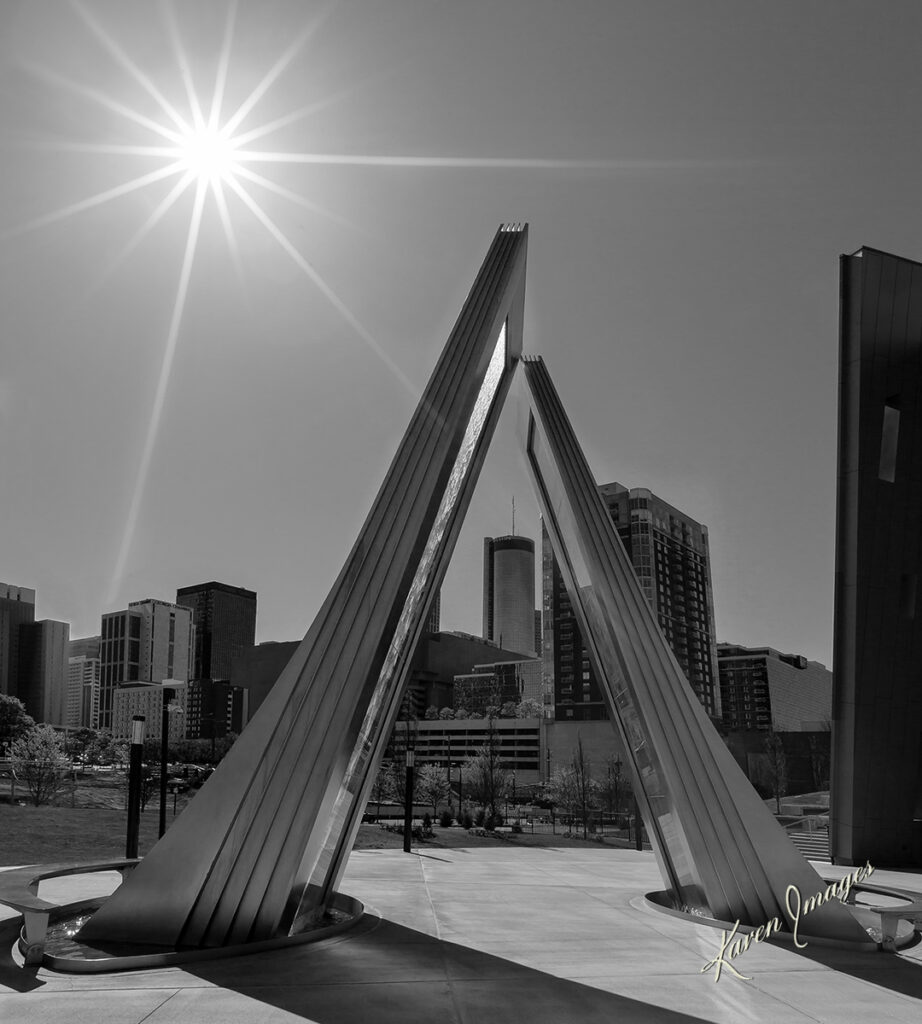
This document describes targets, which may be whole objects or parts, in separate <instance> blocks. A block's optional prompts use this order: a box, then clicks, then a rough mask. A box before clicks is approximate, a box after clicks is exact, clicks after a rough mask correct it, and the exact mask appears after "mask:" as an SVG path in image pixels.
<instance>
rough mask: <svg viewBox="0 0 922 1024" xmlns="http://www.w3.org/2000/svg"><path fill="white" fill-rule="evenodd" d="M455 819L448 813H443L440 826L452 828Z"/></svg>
mask: <svg viewBox="0 0 922 1024" xmlns="http://www.w3.org/2000/svg"><path fill="white" fill-rule="evenodd" d="M453 820H454V819H453V818H452V816H451V814H450V813H449V812H448V811H442V815H441V817H440V818H439V824H440V825H441V826H442V828H451V823H452V821H453Z"/></svg>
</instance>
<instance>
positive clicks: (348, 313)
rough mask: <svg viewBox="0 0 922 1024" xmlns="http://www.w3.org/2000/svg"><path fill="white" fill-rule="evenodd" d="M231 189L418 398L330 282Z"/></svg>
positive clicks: (242, 192)
mask: <svg viewBox="0 0 922 1024" xmlns="http://www.w3.org/2000/svg"><path fill="white" fill-rule="evenodd" d="M228 185H230V187H231V188H232V189H233V190H234V191H235V192H236V193H237V195H238V196H239V197H240V199H241V201H242V202H243V203H244V205H245V206H246V207H247V208H248V209H249V210H250V212H251V213H252V214H253V216H254V217H256V219H257V220H258V221H259V222H260V224H262V226H263V227H264V228H265V229H266V230H267V231H268V232H269V234H270V235H272V237H273V238H274V239H275V240H276V241H277V242H278V243H279V245H280V246H281V247H282V248H283V249H284V250H285V252H287V253H288V255H289V256H290V257H291V258H292V260H293V261H294V262H295V264H296V265H297V266H298V267H300V269H301V270H303V271H304V273H305V274H306V275H307V276H308V277H309V278H310V280H311V281H313V283H314V284H315V285H316V287H317V288H319V289H320V291H321V292H323V294H324V295H325V296H326V297H327V299H328V301H329V302H330V304H331V305H332V306H333V307H334V309H336V310H337V311H338V312H339V314H340V316H342V318H343V319H344V320H345V321H346V323H348V324H349V326H350V327H352V329H353V330H354V331H355V332H356V334H358V335H359V337H361V338H362V339H363V340H364V342H365V344H366V345H368V347H369V348H370V349H371V350H372V351H373V352H374V353H375V355H377V356H378V357H379V358H380V359H381V360H382V361H383V362H384V363H385V365H386V366H387V367H388V368H389V369H390V370H391V371H392V372H393V373H394V375H395V376H396V377H397V378H398V380H400V381H401V382H402V383H403V384H404V386H405V387H406V388H407V389H408V391H409V392H410V393H411V394H412V395H413V396H414V397H416V396H418V394H419V388H418V387H417V386H416V385H415V384H413V383H412V381H411V380H410V379H409V377H407V376H406V374H405V373H404V372H403V370H401V369H400V367H399V366H398V365H397V364H396V363H395V362H394V361H393V359H391V357H390V356H389V355H388V354H387V353H386V352H385V351H384V349H382V348H381V346H380V345H379V344H378V343H377V341H375V339H374V338H373V337H372V335H371V334H370V333H369V332H368V330H367V329H366V328H365V327H364V326H363V325H362V323H361V322H360V321H359V320H358V319H357V317H356V316H355V314H354V313H353V312H352V310H351V309H349V307H348V306H347V305H346V304H345V303H344V302H343V300H342V299H341V298H340V297H339V296H338V295H337V294H336V292H335V291H333V289H332V288H331V287H330V286H329V285H328V284H327V282H326V281H325V280H324V279H323V277H321V275H320V274H319V273H318V271H317V270H315V269H314V267H312V266H311V265H310V263H308V261H307V260H306V259H305V258H304V257H303V256H302V255H301V253H300V252H299V251H298V250H297V249H296V248H295V246H294V244H293V243H292V242H291V241H290V240H289V238H288V236H287V235H286V234H285V233H284V232H283V231H282V229H281V228H280V227H278V225H277V224H276V223H275V222H274V221H273V220H271V219H270V217H269V216H268V214H267V213H266V212H265V211H264V210H263V209H262V207H260V206H259V204H258V203H256V202H255V201H254V200H253V199H252V198H251V197H250V195H249V193H248V192H247V191H246V189H244V188H243V186H241V185H240V184H238V183H237V182H236V181H234V180H233V179H231V180H230V181H228Z"/></svg>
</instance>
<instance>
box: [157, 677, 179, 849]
mask: <svg viewBox="0 0 922 1024" xmlns="http://www.w3.org/2000/svg"><path fill="white" fill-rule="evenodd" d="M167 683H169V684H170V685H169V686H167ZM183 685H185V684H184V683H182V682H181V681H180V680H178V679H164V681H163V704H162V706H161V712H160V831H159V835H160V837H161V838H163V833H164V832H166V774H167V773H166V765H167V754H168V750H169V743H170V713H171V712H175V713H176V714H182V708H181V707H179V706H178V705H177V706H175V707H174V706H173V705H172V703H171V702H172V700H173V698H174V697H175V696H176V689H175V688H176V687H177V686H183Z"/></svg>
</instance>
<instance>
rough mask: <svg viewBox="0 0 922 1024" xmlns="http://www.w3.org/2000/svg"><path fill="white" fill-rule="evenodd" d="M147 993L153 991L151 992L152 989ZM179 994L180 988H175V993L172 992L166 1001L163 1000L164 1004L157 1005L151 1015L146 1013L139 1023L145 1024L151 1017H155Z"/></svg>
mask: <svg viewBox="0 0 922 1024" xmlns="http://www.w3.org/2000/svg"><path fill="white" fill-rule="evenodd" d="M146 991H148V992H149V991H151V990H150V989H147V990H146ZM178 992H179V989H178V988H174V989H173V991H172V992H171V993H170V994H169V995H168V996H167V997H166V999H164V1000H163V1002H161V1003H158V1004H157V1005H156V1006H155V1007H154V1008H153V1009H152V1010H151V1011H150V1012H149V1013H145V1014H144V1016H143V1017H142V1018H141V1019H140V1020H139V1021H138V1024H144V1021H146V1020H148V1019H149V1018H150V1017H152V1016H153V1015H154V1014H155V1013H157V1012H158V1011H159V1010H161V1009H162V1008H163V1007H164V1006H166V1004H167V1003H168V1002H169V1001H170V1000H171V999H172V998H173V996H175V995H176V994H177V993H178Z"/></svg>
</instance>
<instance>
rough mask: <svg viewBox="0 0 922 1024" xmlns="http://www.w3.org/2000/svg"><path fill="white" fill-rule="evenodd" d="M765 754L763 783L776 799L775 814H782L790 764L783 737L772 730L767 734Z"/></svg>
mask: <svg viewBox="0 0 922 1024" xmlns="http://www.w3.org/2000/svg"><path fill="white" fill-rule="evenodd" d="M764 746H765V754H764V755H763V758H762V770H761V772H760V774H761V777H762V782H763V784H764V785H766V786H767V787H768V789H769V792H770V793H771V795H772V796H773V797H774V798H775V814H780V813H781V798H782V797H783V796H784V794H785V793H786V792H787V789H788V762H787V758H786V757H785V754H784V745H783V744H782V742H781V736H780V735H779V734H778V733H776V732H775V731H774V729H772V730H770V731H769V732H767V733H766V734H765V740H764Z"/></svg>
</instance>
